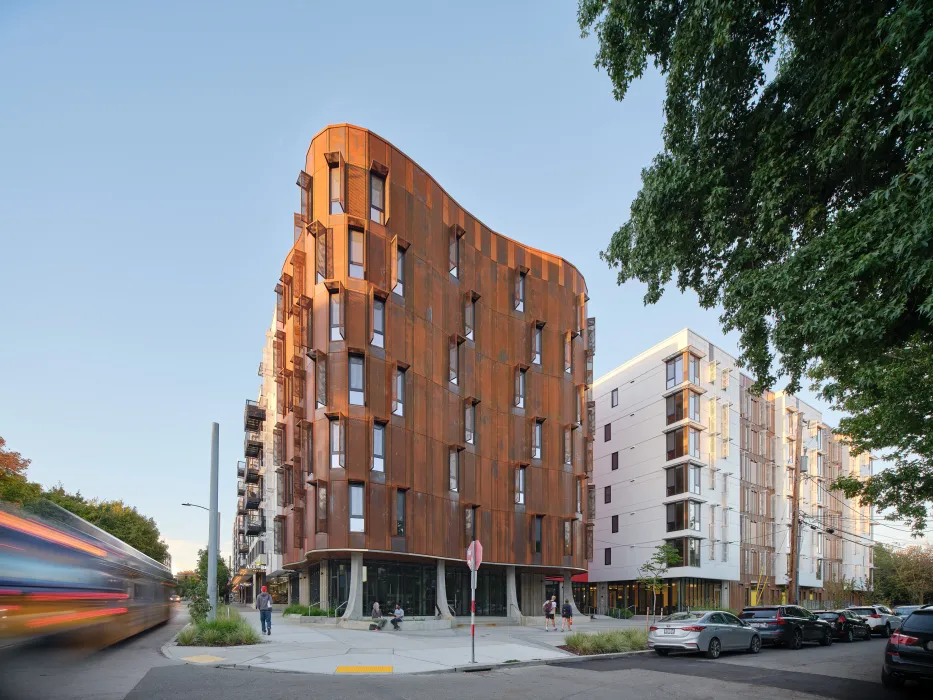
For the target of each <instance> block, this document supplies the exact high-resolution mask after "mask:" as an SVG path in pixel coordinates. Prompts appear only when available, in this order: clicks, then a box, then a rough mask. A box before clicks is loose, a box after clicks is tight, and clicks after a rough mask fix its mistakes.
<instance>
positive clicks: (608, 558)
mask: <svg viewBox="0 0 933 700" xmlns="http://www.w3.org/2000/svg"><path fill="white" fill-rule="evenodd" d="M603 564H605V565H606V566H612V550H611V549H610V548H609V547H606V548H605V549H604V550H603Z"/></svg>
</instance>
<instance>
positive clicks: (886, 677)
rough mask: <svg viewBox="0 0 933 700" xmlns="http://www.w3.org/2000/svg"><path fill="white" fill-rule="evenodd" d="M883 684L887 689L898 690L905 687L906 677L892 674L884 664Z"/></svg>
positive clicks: (882, 670)
mask: <svg viewBox="0 0 933 700" xmlns="http://www.w3.org/2000/svg"><path fill="white" fill-rule="evenodd" d="M881 685H882V686H884V688H885V689H886V690H897V689H898V688H903V687H904V679H903V678H897V677H896V676H892V675H891V674H890V673H888V672H887V670H886V669H885V668H884V667H883V666H882V667H881Z"/></svg>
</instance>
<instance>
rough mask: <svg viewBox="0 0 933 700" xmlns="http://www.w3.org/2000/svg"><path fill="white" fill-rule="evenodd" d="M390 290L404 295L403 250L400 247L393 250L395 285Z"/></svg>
mask: <svg viewBox="0 0 933 700" xmlns="http://www.w3.org/2000/svg"><path fill="white" fill-rule="evenodd" d="M392 291H393V292H395V293H396V294H398V295H399V296H400V297H403V296H405V251H404V250H403V249H402V248H397V249H396V250H395V287H394V288H393V289H392Z"/></svg>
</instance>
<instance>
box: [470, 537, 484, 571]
mask: <svg viewBox="0 0 933 700" xmlns="http://www.w3.org/2000/svg"><path fill="white" fill-rule="evenodd" d="M482 563H483V545H481V544H480V542H479V540H473V541H472V542H471V543H470V546H469V547H467V566H468V567H470V571H476V570H478V569H479V565H480V564H482Z"/></svg>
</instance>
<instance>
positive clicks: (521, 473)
mask: <svg viewBox="0 0 933 700" xmlns="http://www.w3.org/2000/svg"><path fill="white" fill-rule="evenodd" d="M515 502H516V503H518V504H519V505H524V503H525V467H518V469H516V470H515Z"/></svg>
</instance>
